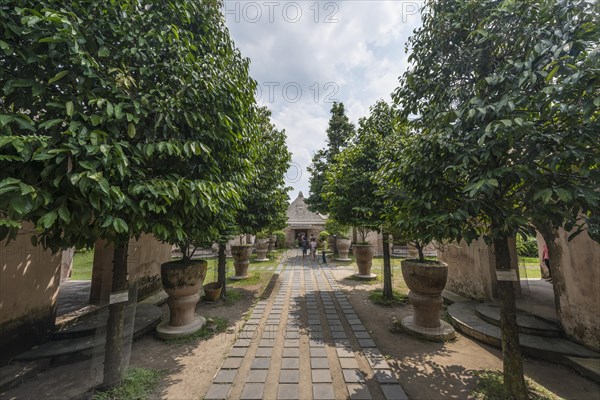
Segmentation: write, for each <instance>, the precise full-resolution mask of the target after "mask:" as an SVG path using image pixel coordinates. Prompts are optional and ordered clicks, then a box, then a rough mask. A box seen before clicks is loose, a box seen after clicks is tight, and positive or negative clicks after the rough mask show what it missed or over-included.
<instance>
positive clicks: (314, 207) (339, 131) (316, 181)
mask: <svg viewBox="0 0 600 400" xmlns="http://www.w3.org/2000/svg"><path fill="white" fill-rule="evenodd" d="M354 132H355V130H354V125H353V124H352V123H351V122H350V120H349V119H348V117H347V116H346V110H345V108H344V103H337V102H335V103H333V106H332V107H331V118H330V119H329V127H328V128H327V147H326V148H325V149H321V150H319V151H317V152H316V153H315V155H314V157H313V159H312V164H311V165H310V166H309V167H308V172H310V174H311V175H310V178H309V185H310V187H309V191H310V195H309V197H308V198H307V199H306V204H307V205H308V208H309V210H311V211H313V212H319V213H321V214H327V213H328V212H329V210H328V205H327V202H326V200H325V199H324V197H323V193H324V191H323V186H324V185H325V181H326V179H327V178H326V174H327V169H328V168H329V166H331V165H332V164H334V163H335V157H336V156H337V155H338V154H339V153H340V152H341V151H342V150H343V149H344V148H345V147H346V146H347V145H348V144H349V143H350V141H351V140H352V137H353V136H354Z"/></svg>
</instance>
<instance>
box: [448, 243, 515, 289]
mask: <svg viewBox="0 0 600 400" xmlns="http://www.w3.org/2000/svg"><path fill="white" fill-rule="evenodd" d="M509 246H510V252H511V268H512V269H515V270H517V276H518V271H519V270H518V267H517V252H516V245H515V241H514V240H511V241H510V243H509ZM438 254H439V259H440V260H441V261H443V262H445V263H447V264H448V283H447V284H446V289H448V290H450V291H451V292H454V293H457V294H460V295H461V296H465V297H470V298H473V299H476V300H479V301H492V300H493V299H494V296H495V294H496V282H497V280H496V272H495V271H496V258H495V256H494V251H493V246H488V245H487V244H486V243H485V242H484V241H483V240H482V239H478V240H475V241H473V242H472V243H471V244H470V245H468V244H467V243H466V242H464V241H461V242H460V243H452V244H449V245H444V246H441V248H440V250H439V251H438ZM515 290H516V291H517V293H520V291H521V288H520V285H519V282H516V283H515Z"/></svg>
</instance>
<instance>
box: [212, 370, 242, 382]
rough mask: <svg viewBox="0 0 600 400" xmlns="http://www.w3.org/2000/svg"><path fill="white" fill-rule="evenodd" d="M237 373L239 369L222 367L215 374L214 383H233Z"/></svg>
mask: <svg viewBox="0 0 600 400" xmlns="http://www.w3.org/2000/svg"><path fill="white" fill-rule="evenodd" d="M236 374H237V369H222V370H220V371H219V372H217V375H215V378H214V379H213V383H232V382H233V380H234V379H235V375H236Z"/></svg>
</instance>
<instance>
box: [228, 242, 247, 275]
mask: <svg viewBox="0 0 600 400" xmlns="http://www.w3.org/2000/svg"><path fill="white" fill-rule="evenodd" d="M250 254H252V245H250V244H242V245H237V246H231V255H232V256H233V266H234V268H235V275H234V276H232V277H231V279H234V280H235V279H238V280H239V279H245V278H247V277H248V264H250Z"/></svg>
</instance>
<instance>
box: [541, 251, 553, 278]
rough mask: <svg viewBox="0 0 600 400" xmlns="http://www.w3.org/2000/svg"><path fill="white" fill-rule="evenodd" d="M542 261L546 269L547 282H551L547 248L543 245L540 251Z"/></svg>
mask: <svg viewBox="0 0 600 400" xmlns="http://www.w3.org/2000/svg"><path fill="white" fill-rule="evenodd" d="M542 259H543V260H544V264H546V268H548V281H549V282H552V272H551V271H550V256H549V255H548V246H546V245H544V248H543V249H542Z"/></svg>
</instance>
